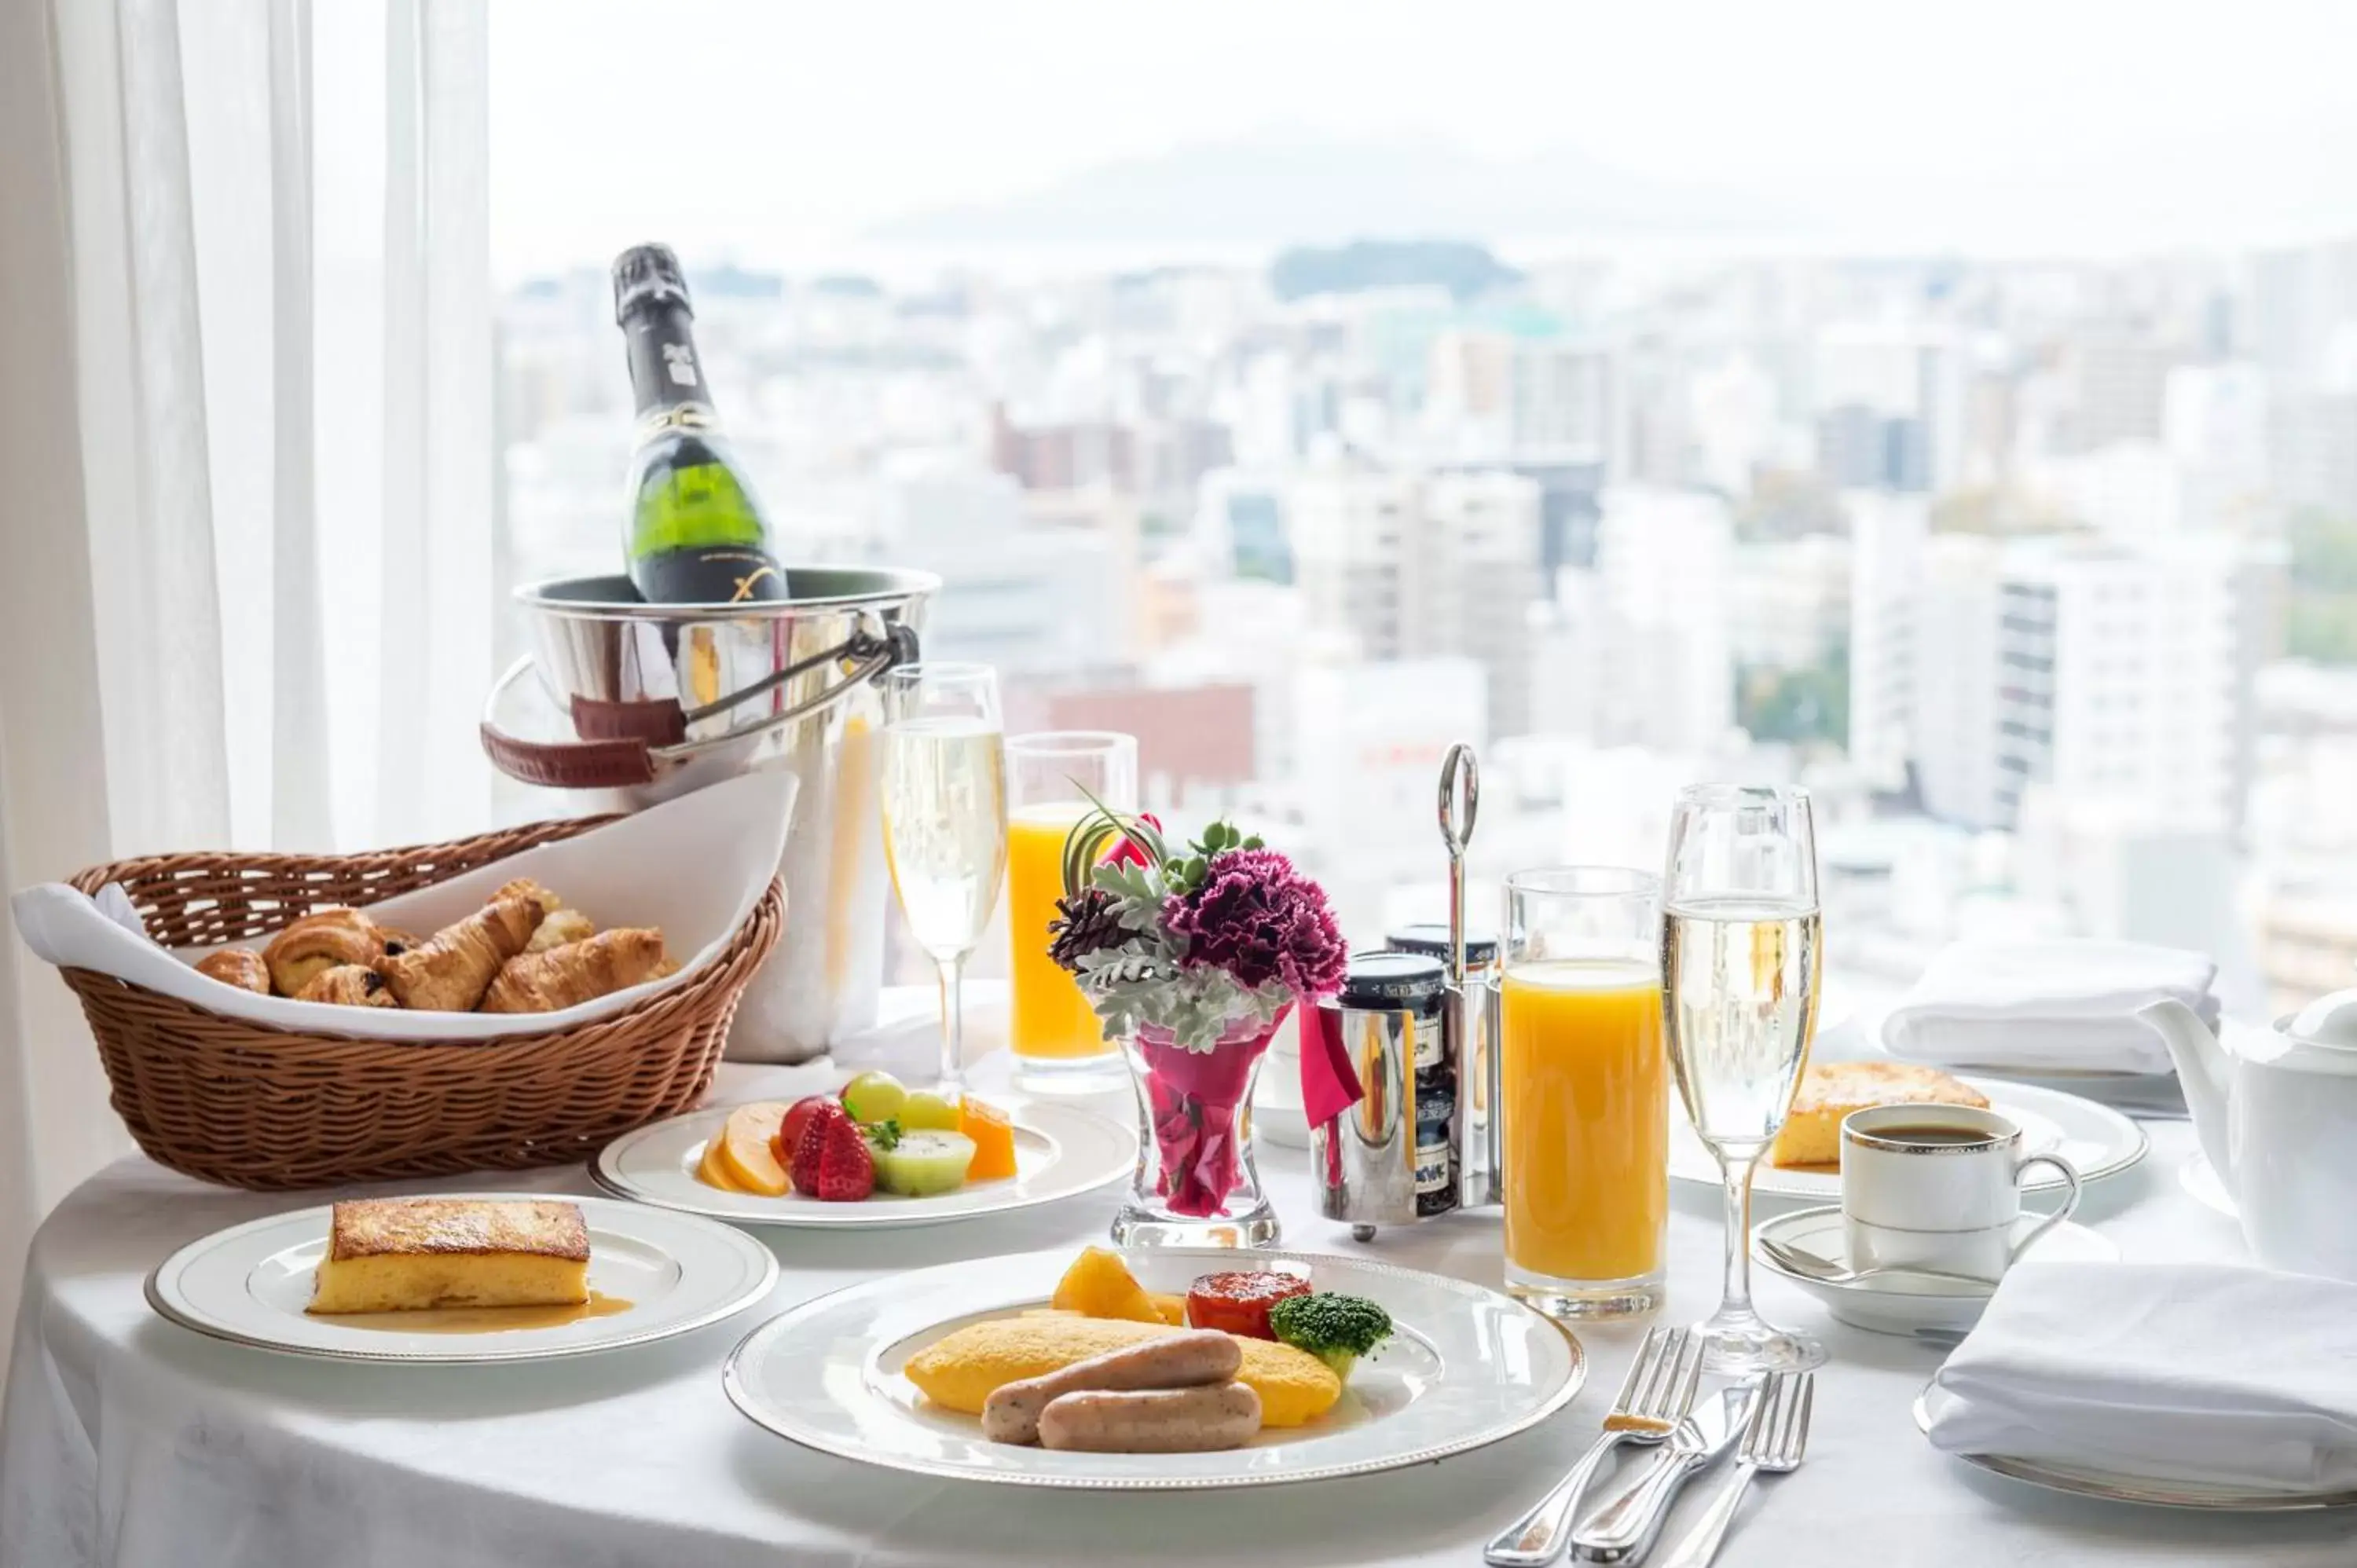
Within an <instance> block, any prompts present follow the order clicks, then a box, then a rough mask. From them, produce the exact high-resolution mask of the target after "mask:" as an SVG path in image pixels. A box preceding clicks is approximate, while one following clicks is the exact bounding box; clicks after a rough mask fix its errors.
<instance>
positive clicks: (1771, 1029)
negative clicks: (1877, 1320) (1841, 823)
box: [1662, 784, 1825, 1374]
mask: <svg viewBox="0 0 2357 1568" xmlns="http://www.w3.org/2000/svg"><path fill="white" fill-rule="evenodd" d="M1822 935H1823V925H1822V917H1821V916H1820V914H1819V913H1818V909H1817V848H1816V832H1815V828H1814V826H1813V823H1812V822H1811V818H1810V810H1809V797H1808V792H1807V791H1806V790H1803V789H1765V788H1756V787H1751V786H1744V785H1729V784H1695V785H1689V786H1688V787H1687V788H1685V789H1683V790H1681V791H1679V793H1678V800H1677V809H1676V811H1675V813H1674V816H1673V817H1672V819H1671V823H1670V854H1669V871H1668V875H1666V876H1665V877H1664V878H1663V921H1662V987H1663V989H1662V1010H1663V1026H1664V1029H1665V1032H1666V1033H1667V1035H1668V1036H1669V1047H1670V1066H1671V1068H1672V1069H1673V1070H1674V1072H1675V1073H1676V1075H1677V1080H1678V1097H1679V1098H1680V1099H1681V1100H1683V1101H1684V1102H1685V1108H1686V1115H1687V1117H1688V1118H1689V1119H1690V1120H1691V1121H1692V1122H1694V1128H1695V1133H1698V1134H1699V1135H1700V1136H1701V1138H1702V1141H1703V1142H1704V1144H1707V1145H1708V1146H1709V1148H1710V1152H1711V1153H1712V1154H1713V1155H1715V1156H1717V1160H1718V1165H1719V1170H1720V1172H1721V1174H1722V1175H1723V1176H1725V1177H1726V1181H1727V1283H1726V1288H1725V1293H1724V1294H1723V1296H1722V1297H1721V1299H1720V1301H1719V1305H1718V1310H1717V1312H1715V1313H1713V1314H1712V1315H1711V1316H1710V1317H1709V1318H1708V1319H1707V1320H1706V1322H1704V1323H1702V1324H1699V1325H1697V1326H1696V1327H1695V1335H1696V1336H1697V1337H1699V1338H1701V1339H1702V1341H1703V1343H1704V1344H1705V1346H1706V1348H1707V1349H1706V1354H1707V1359H1706V1363H1705V1364H1706V1366H1708V1367H1709V1369H1711V1370H1712V1371H1714V1372H1728V1373H1738V1374H1740V1373H1749V1372H1762V1371H1799V1370H1801V1369H1805V1368H1809V1367H1814V1366H1819V1365H1821V1364H1823V1362H1824V1359H1825V1352H1824V1347H1823V1346H1822V1345H1819V1344H1817V1343H1816V1342H1815V1341H1814V1340H1813V1339H1807V1338H1804V1337H1802V1336H1800V1335H1797V1334H1791V1333H1787V1332H1785V1331H1784V1330H1782V1329H1780V1328H1777V1327H1775V1326H1772V1325H1770V1324H1769V1323H1767V1322H1766V1321H1764V1320H1763V1319H1762V1318H1761V1317H1760V1315H1759V1313H1757V1312H1756V1311H1754V1310H1753V1309H1752V1305H1751V1251H1750V1242H1751V1175H1752V1171H1753V1169H1754V1168H1755V1167H1756V1166H1757V1165H1759V1163H1760V1155H1763V1154H1765V1153H1766V1152H1767V1149H1768V1145H1769V1144H1771V1143H1773V1142H1775V1138H1776V1134H1777V1133H1778V1132H1779V1131H1781V1129H1782V1127H1783V1125H1784V1118H1785V1116H1786V1115H1787V1114H1788V1113H1790V1112H1791V1111H1792V1091H1793V1090H1794V1089H1795V1088H1797V1087H1798V1085H1799V1083H1800V1078H1801V1069H1802V1066H1803V1063H1805V1062H1806V1061H1807V1059H1808V1054H1809V1040H1810V1037H1811V1036H1812V1034H1813V1032H1814V1028H1815V1024H1816V1012H1817V989H1818V978H1817V977H1818V971H1819V968H1820V966H1821V964H1822V962H1823V955H1822V953H1821V951H1820V940H1821V938H1822Z"/></svg>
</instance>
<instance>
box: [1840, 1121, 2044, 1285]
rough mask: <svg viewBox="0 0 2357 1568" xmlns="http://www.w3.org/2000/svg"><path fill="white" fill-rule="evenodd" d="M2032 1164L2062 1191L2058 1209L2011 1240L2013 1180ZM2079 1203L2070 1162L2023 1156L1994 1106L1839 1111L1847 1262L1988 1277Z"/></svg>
mask: <svg viewBox="0 0 2357 1568" xmlns="http://www.w3.org/2000/svg"><path fill="white" fill-rule="evenodd" d="M2038 1165H2045V1166H2047V1167H2049V1168H2050V1169H2051V1170H2053V1171H2055V1172H2056V1173H2057V1174H2059V1175H2060V1176H2061V1177H2062V1179H2063V1181H2064V1182H2065V1183H2067V1184H2068V1187H2069V1190H2068V1191H2067V1192H2066V1193H2065V1194H2064V1196H2063V1199H2062V1207H2061V1208H2058V1209H2056V1210H2054V1212H2052V1213H2051V1214H2048V1215H2046V1216H2044V1217H2042V1218H2041V1219H2040V1221H2039V1223H2038V1224H2037V1225H2036V1226H2034V1227H2033V1228H2031V1230H2029V1232H2028V1233H2027V1234H2025V1235H2022V1236H2019V1237H2016V1235H2015V1234H2014V1225H2015V1222H2016V1221H2017V1220H2018V1219H2020V1218H2021V1178H2022V1176H2023V1175H2024V1174H2025V1173H2026V1172H2028V1171H2029V1170H2030V1169H2031V1168H2032V1167H2034V1166H2038ZM2078 1207H2079V1173H2078V1171H2077V1170H2075V1169H2074V1168H2072V1165H2071V1162H2070V1161H2068V1160H2066V1159H2064V1158H2062V1157H2061V1155H2027V1156H2025V1155H2023V1154H2022V1152H2021V1129H2020V1128H2019V1127H2018V1126H2017V1125H2015V1124H2014V1123H2013V1122H2010V1121H2008V1120H2007V1118H2005V1117H2003V1116H2000V1115H1998V1114H1997V1113H1996V1112H1994V1111H1983V1110H1980V1109H1978V1108H1976V1107H1975V1106H1970V1105H1878V1106H1876V1107H1875V1108H1874V1109H1872V1110H1870V1111H1853V1112H1850V1113H1849V1114H1848V1115H1847V1116H1846V1117H1844V1118H1842V1129H1841V1208H1842V1230H1843V1232H1844V1235H1845V1239H1846V1240H1847V1242H1848V1246H1849V1266H1850V1267H1851V1268H1853V1269H1906V1268H1915V1269H1932V1270H1936V1271H1938V1272H1939V1273H1948V1274H1965V1275H1969V1276H1971V1277H1972V1278H1974V1279H1981V1280H1986V1281H1988V1282H1989V1283H1992V1284H1994V1283H1996V1281H1997V1280H1998V1279H1999V1278H2000V1277H2002V1276H2003V1274H2004V1273H2005V1271H2006V1270H2007V1268H2008V1267H2010V1266H2011V1265H2012V1264H2013V1262H2014V1261H2015V1260H2016V1259H2018V1258H2019V1257H2020V1256H2021V1254H2022V1252H2023V1251H2024V1250H2025V1249H2027V1248H2028V1247H2029V1244H2030V1243H2031V1242H2033V1241H2035V1240H2038V1239H2039V1238H2040V1236H2043V1235H2044V1234H2046V1232H2047V1231H2049V1230H2052V1229H2053V1228H2054V1227H2055V1226H2057V1225H2060V1224H2061V1223H2062V1221H2063V1220H2065V1219H2069V1218H2070V1217H2071V1214H2072V1210H2074V1209H2076V1208H2078Z"/></svg>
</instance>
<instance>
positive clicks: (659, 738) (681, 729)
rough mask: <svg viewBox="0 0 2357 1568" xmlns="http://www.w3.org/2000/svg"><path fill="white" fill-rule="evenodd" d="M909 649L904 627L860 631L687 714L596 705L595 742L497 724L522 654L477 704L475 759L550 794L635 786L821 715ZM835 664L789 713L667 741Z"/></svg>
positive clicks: (519, 672) (909, 656) (910, 634)
mask: <svg viewBox="0 0 2357 1568" xmlns="http://www.w3.org/2000/svg"><path fill="white" fill-rule="evenodd" d="M917 651H918V650H917V633H916V629H915V628H912V627H909V626H906V625H897V626H893V627H890V628H884V629H882V630H880V631H868V630H866V629H864V628H863V629H861V630H858V631H855V632H853V633H852V634H851V635H850V636H849V637H847V638H845V639H844V640H843V641H842V642H841V643H839V644H838V645H836V646H835V647H834V648H832V649H830V650H827V651H826V652H824V653H820V654H815V655H813V656H812V657H811V658H809V659H805V660H800V661H798V662H797V663H795V664H793V665H792V666H791V667H789V668H788V669H785V670H780V671H776V672H774V673H772V674H770V675H769V676H766V677H764V678H763V679H762V680H760V681H759V682H755V683H754V684H753V685H750V686H748V687H746V688H745V689H744V690H743V691H741V692H733V693H729V694H728V695H727V696H726V697H723V698H721V699H720V700H719V701H718V702H716V703H707V704H705V706H703V707H700V708H696V709H694V710H693V711H692V712H687V713H683V712H682V711H681V710H680V707H679V704H678V703H601V704H598V707H599V708H600V709H601V710H602V711H601V712H600V713H598V714H597V716H596V721H595V727H597V728H598V729H602V730H606V731H608V734H606V735H604V736H599V737H598V738H595V739H590V740H570V741H562V740H554V741H553V740H525V739H522V737H521V736H512V735H510V734H508V733H507V731H505V730H503V729H501V728H500V726H499V722H498V716H497V715H498V712H499V704H500V698H501V697H503V696H505V695H506V694H507V691H508V688H509V687H511V686H512V685H514V684H515V683H516V682H518V681H520V680H522V679H523V675H524V672H525V671H528V670H530V669H531V668H532V656H531V655H530V654H526V655H525V656H524V657H522V658H521V659H519V660H516V661H515V662H514V663H513V664H511V665H510V666H509V667H508V671H507V673H506V674H504V675H502V676H500V678H499V681H498V682H497V683H496V684H495V685H493V686H492V687H491V694H490V697H489V698H487V699H486V700H485V701H484V703H483V718H482V724H481V726H480V732H479V733H480V735H481V736H482V742H483V754H484V755H485V756H487V757H490V759H491V765H492V766H493V767H495V768H498V769H499V770H500V772H502V773H504V774H506V775H507V776H508V777H509V778H511V779H520V780H522V782H524V783H526V784H538V785H541V786H543V787H544V788H547V789H635V788H637V787H638V786H640V785H642V784H651V783H653V782H654V780H655V777H656V772H657V764H658V763H665V764H668V763H673V762H677V761H684V760H687V759H690V758H694V757H700V756H702V755H704V754H705V752H708V751H713V750H716V749H717V748H719V747H721V746H737V745H741V744H742V743H743V742H744V741H745V740H746V739H747V738H748V737H749V736H759V735H762V734H765V733H767V732H769V731H770V730H774V729H780V728H782V727H784V726H785V725H791V724H795V723H798V722H799V721H801V720H802V719H806V718H809V717H810V716H812V715H813V714H820V713H823V712H825V711H826V710H827V709H828V708H830V707H832V706H834V704H835V703H837V702H840V701H841V700H842V699H843V698H844V697H845V696H846V695H848V694H849V693H851V692H852V691H853V690H855V689H856V687H858V686H859V684H860V683H861V682H866V681H872V680H874V679H876V677H877V676H878V675H881V674H883V673H884V671H887V670H889V669H891V668H893V667H894V666H895V665H899V664H908V663H912V662H914V661H915V660H916V658H917ZM842 660H847V661H849V663H850V666H851V667H850V668H849V669H848V670H846V671H844V674H843V678H842V679H841V680H839V681H837V682H835V683H834V685H832V686H829V687H828V688H827V689H826V690H825V691H823V692H821V693H817V694H816V695H815V696H813V697H810V698H808V699H806V700H804V701H802V702H800V703H795V704H794V705H793V706H791V707H790V708H786V709H783V710H781V711H780V712H778V713H774V714H763V715H762V716H761V719H760V722H759V723H758V724H750V725H744V726H743V727H741V728H737V729H732V730H729V731H728V732H727V733H726V734H724V735H716V736H708V737H706V738H705V739H703V740H684V739H675V737H678V736H684V735H685V733H686V729H687V724H688V721H689V720H690V719H703V718H707V717H710V716H711V715H712V714H717V713H722V712H725V711H726V710H727V709H729V708H732V707H735V706H736V705H737V704H738V703H742V702H745V701H746V700H747V699H748V698H751V697H755V696H759V695H760V694H761V693H764V692H767V691H769V690H770V689H771V688H773V687H775V686H777V685H779V684H780V683H782V682H785V681H787V680H790V679H791V678H792V677H793V676H795V675H799V674H802V673H804V672H806V671H810V670H812V669H814V668H816V667H818V666H820V665H823V664H829V663H834V662H837V661H842ZM577 709H578V704H576V713H575V714H574V715H573V716H574V723H575V726H576V728H581V727H587V726H586V725H585V720H587V719H588V718H589V716H590V715H588V714H584V713H582V712H580V711H577ZM625 710H628V711H627V712H626V711H625ZM667 743H668V744H667Z"/></svg>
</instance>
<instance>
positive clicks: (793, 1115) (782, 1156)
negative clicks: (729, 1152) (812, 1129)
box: [770, 1094, 834, 1173]
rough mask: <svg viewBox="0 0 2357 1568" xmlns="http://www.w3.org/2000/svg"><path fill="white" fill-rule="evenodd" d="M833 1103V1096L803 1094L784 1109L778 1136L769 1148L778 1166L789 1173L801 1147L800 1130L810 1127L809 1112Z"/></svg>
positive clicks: (771, 1141) (772, 1140) (773, 1139)
mask: <svg viewBox="0 0 2357 1568" xmlns="http://www.w3.org/2000/svg"><path fill="white" fill-rule="evenodd" d="M833 1103H834V1096H833V1095H828V1094H805V1095H803V1096H802V1098H801V1099H800V1100H797V1101H794V1102H793V1103H792V1104H791V1105H790V1106H788V1107H787V1108H786V1114H785V1118H784V1120H782V1121H780V1122H779V1123H778V1135H777V1136H776V1137H775V1138H772V1139H771V1140H770V1148H771V1149H772V1150H773V1151H774V1152H775V1153H776V1155H777V1156H778V1164H780V1165H783V1166H785V1167H786V1169H787V1171H788V1172H789V1173H791V1171H792V1169H793V1165H794V1151H795V1150H796V1149H799V1148H801V1147H802V1129H803V1128H805V1127H807V1126H809V1125H810V1119H811V1112H813V1111H816V1110H817V1109H818V1108H819V1107H820V1106H822V1105H831V1104H833Z"/></svg>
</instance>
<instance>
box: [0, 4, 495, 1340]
mask: <svg viewBox="0 0 2357 1568" xmlns="http://www.w3.org/2000/svg"><path fill="white" fill-rule="evenodd" d="M484 5H485V0H365V3H356V0H335V3H334V4H331V5H324V6H320V7H318V8H317V10H316V11H315V9H314V6H313V5H312V4H311V0H11V3H10V4H7V5H0V323H5V331H6V333H7V339H6V342H7V350H6V352H5V353H0V474H5V475H6V476H8V479H7V482H6V484H5V486H0V891H5V890H6V889H9V888H14V887H16V886H23V885H25V884H27V883H29V882H35V881H41V880H48V879H51V878H55V877H58V876H61V875H65V874H68V873H70V872H71V871H73V870H75V869H77V868H79V867H81V866H83V865H90V864H91V863H93V862H96V861H100V860H104V859H108V858H112V857H113V856H116V855H123V854H145V853H150V852H157V851H176V850H190V849H205V848H219V847H225V846H233V847H262V846H271V847H278V848H289V849H327V848H330V847H338V846H344V847H350V846H358V845H376V844H392V843H406V842H413V841H415V840H418V839H423V838H430V837H436V836H441V835H444V834H448V833H457V832H468V831H470V830H472V829H474V828H477V827H479V826H481V825H483V823H484V822H486V821H487V819H488V815H489V809H490V808H489V802H490V774H489V772H488V770H487V768H485V765H484V764H483V762H482V759H481V757H480V756H479V753H478V752H477V750H476V748H475V742H474V738H473V715H474V713H475V709H476V707H477V705H478V704H479V702H480V700H481V697H482V693H483V692H484V690H485V689H486V687H487V685H488V683H489V682H490V675H491V671H490V657H491V620H492V615H493V604H492V586H491V585H492V582H493V571H492V562H491V558H490V550H491V544H490V537H491V536H490V521H491V488H492V475H493V454H492V450H491V407H490V292H489V282H488V264H487V259H486V248H487V239H486V230H487V213H486V209H485V164H486V160H485V149H484V138H485V134H486V130H485V127H486V120H487V116H486V113H485V90H486V83H485V80H484V66H485V32H486V28H485V18H484ZM126 1146H127V1144H126V1143H125V1141H124V1136H123V1133H122V1131H121V1128H120V1126H119V1124H118V1123H117V1122H115V1120H114V1118H113V1113H112V1112H110V1111H109V1110H108V1109H107V1107H106V1104H105V1099H104V1089H103V1083H102V1075H101V1074H100V1073H99V1072H98V1069H97V1064H96V1059H95V1057H94V1054H93V1053H92V1051H91V1047H90V1044H89V1041H88V1039H87V1036H86V1034H85V1031H84V1029H83V1026H82V1024H81V1018H80V1015H79V1012H78V1010H76V1009H75V1008H74V1006H73V1004H72V1001H71V998H70V994H69V993H67V992H66V991H65V990H64V988H63V986H62V985H61V984H60V983H59V982H58V980H57V979H56V977H55V976H54V975H53V974H51V973H49V972H48V970H47V969H46V968H45V967H44V966H42V965H41V964H40V963H39V962H38V961H37V960H35V959H34V958H32V956H31V955H30V954H29V953H28V952H27V951H26V950H24V948H23V947H22V945H21V944H20V943H19V942H18V941H17V940H16V938H15V935H14V933H13V932H12V933H10V936H9V938H8V940H7V941H6V942H5V944H0V1322H5V1321H8V1320H10V1319H13V1316H14V1304H15V1300H16V1290H17V1283H18V1278H19V1275H18V1267H17V1266H18V1261H19V1259H20V1258H21V1255H22V1252H23V1250H24V1247H25V1244H26V1242H27V1239H28V1238H29V1236H30V1234H31V1231H32V1228H33V1227H34V1225H35V1224H37V1223H38V1218H39V1216H40V1215H41V1214H42V1213H44V1212H46V1210H47V1208H48V1206H49V1205H50V1204H52V1203H54V1202H55V1201H56V1200H57V1198H58V1197H60V1196H62V1195H63V1193H64V1192H65V1191H66V1190H68V1189H69V1188H70V1187H72V1185H73V1184H74V1183H76V1182H78V1181H79V1180H81V1177H82V1176H86V1175H87V1174H88V1173H89V1172H90V1171H91V1170H92V1169H93V1168H95V1167H96V1165H99V1164H101V1163H102V1162H103V1161H104V1160H105V1159H106V1158H108V1157H110V1156H112V1155H114V1154H115V1153H118V1152H120V1151H121V1150H122V1149H124V1147H126Z"/></svg>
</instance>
